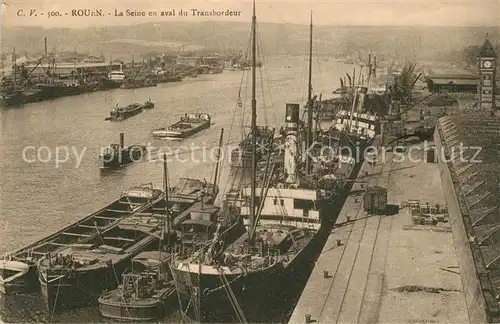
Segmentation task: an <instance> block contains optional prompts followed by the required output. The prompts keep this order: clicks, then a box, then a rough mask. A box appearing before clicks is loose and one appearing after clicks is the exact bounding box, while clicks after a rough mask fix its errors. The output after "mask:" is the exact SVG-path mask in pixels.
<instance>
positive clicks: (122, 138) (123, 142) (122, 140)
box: [120, 133, 125, 148]
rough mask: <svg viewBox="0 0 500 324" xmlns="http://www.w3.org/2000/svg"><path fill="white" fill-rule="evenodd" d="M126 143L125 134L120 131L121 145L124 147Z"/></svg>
mask: <svg viewBox="0 0 500 324" xmlns="http://www.w3.org/2000/svg"><path fill="white" fill-rule="evenodd" d="M124 145H125V134H123V133H120V147H121V148H123V147H124Z"/></svg>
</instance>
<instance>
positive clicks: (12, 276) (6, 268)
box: [0, 260, 40, 295]
mask: <svg viewBox="0 0 500 324" xmlns="http://www.w3.org/2000/svg"><path fill="white" fill-rule="evenodd" d="M36 269H37V267H36V265H35V264H30V263H27V262H26V263H25V262H20V261H8V260H5V261H0V275H1V277H2V278H3V279H1V280H0V292H1V293H2V294H4V295H13V294H18V293H21V294H23V293H34V292H38V291H39V290H40V285H39V284H38V278H37V274H36Z"/></svg>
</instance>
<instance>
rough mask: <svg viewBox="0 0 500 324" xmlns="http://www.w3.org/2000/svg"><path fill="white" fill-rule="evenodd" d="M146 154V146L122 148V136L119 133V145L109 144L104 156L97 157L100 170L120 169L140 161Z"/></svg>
mask: <svg viewBox="0 0 500 324" xmlns="http://www.w3.org/2000/svg"><path fill="white" fill-rule="evenodd" d="M145 153H146V146H144V145H131V146H129V147H124V134H123V133H120V144H111V146H110V147H108V148H107V149H106V151H105V152H104V154H102V155H101V156H99V159H100V160H101V161H102V168H120V167H122V166H124V165H126V164H129V163H132V162H138V161H140V160H141V159H142V158H143V156H144V154H145Z"/></svg>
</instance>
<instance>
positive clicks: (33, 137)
mask: <svg viewBox="0 0 500 324" xmlns="http://www.w3.org/2000/svg"><path fill="white" fill-rule="evenodd" d="M313 71H314V72H313V87H314V93H320V92H321V93H323V94H327V93H331V91H333V90H334V89H335V88H337V87H338V86H339V77H340V76H344V75H345V73H346V72H349V73H352V66H348V65H344V64H342V63H337V62H335V60H334V59H333V58H330V59H327V58H321V59H316V60H315V61H314V63H313ZM250 78H251V76H250V71H248V72H245V73H243V72H240V71H239V72H237V71H224V73H222V74H218V75H200V76H199V77H198V78H187V79H185V80H184V81H182V82H178V83H166V84H159V85H158V86H157V87H152V88H143V89H135V90H122V89H116V90H112V91H107V92H94V93H89V94H84V95H79V96H74V97H66V98H60V99H56V100H52V101H45V102H40V103H33V104H28V105H26V106H24V107H20V108H11V109H7V110H4V111H1V113H0V125H1V138H0V175H1V177H2V182H1V186H0V192H1V193H0V205H1V206H0V210H1V215H0V253H1V254H3V253H6V252H8V251H12V250H15V249H18V248H20V247H22V246H24V245H26V244H29V243H31V242H33V241H35V240H38V239H40V238H43V237H45V236H47V235H49V234H51V233H53V232H54V231H57V230H58V229H60V228H63V227H64V226H66V225H68V224H70V223H72V222H75V221H76V220H77V219H79V218H81V217H83V216H85V215H87V214H90V213H92V212H94V211H96V210H98V209H100V208H101V207H103V206H105V205H106V204H107V203H109V202H110V201H112V200H114V199H116V198H117V197H118V196H119V195H120V193H121V192H122V191H123V190H124V189H126V188H128V187H131V186H133V185H137V184H144V183H150V182H152V183H153V184H154V185H155V186H156V187H159V188H161V187H162V181H163V175H162V174H163V165H162V163H161V162H160V161H158V159H157V157H158V155H160V154H161V152H167V153H168V152H170V154H172V152H175V150H176V149H177V150H178V151H177V152H187V153H178V154H175V153H174V154H173V155H171V157H170V158H169V162H168V170H169V177H170V183H171V185H174V184H175V183H177V181H178V179H179V178H180V177H195V178H200V179H203V178H206V179H207V180H210V179H211V178H213V171H214V163H213V162H212V159H210V156H211V152H212V151H213V148H214V147H216V146H217V143H218V140H219V136H220V131H221V129H222V128H224V129H225V135H224V142H227V143H228V145H229V146H231V145H234V144H236V143H237V142H238V140H239V139H240V137H241V132H242V129H241V124H242V118H243V117H244V118H245V119H247V120H248V122H247V123H246V124H249V111H250V86H251V82H250ZM241 84H243V86H242V88H241V91H239V89H240V85H241ZM238 93H240V98H241V102H242V105H241V106H242V107H238ZM327 96H328V95H324V97H327ZM306 97H307V62H306V59H305V58H303V57H271V58H269V59H268V60H267V61H266V62H265V65H264V66H263V67H262V68H261V69H259V70H257V104H258V108H257V109H258V113H257V114H258V123H259V124H264V123H265V124H267V125H270V126H271V127H277V128H278V129H279V127H280V126H281V125H283V122H282V120H283V118H284V113H285V103H301V105H302V104H303V103H304V102H305V98H306ZM149 98H151V100H152V101H154V102H155V108H154V109H151V110H145V111H144V112H143V113H141V114H139V115H137V116H134V117H132V118H130V119H128V120H125V121H122V122H116V123H113V122H109V121H105V120H104V118H105V117H107V116H108V115H109V110H110V109H111V108H112V106H114V105H116V104H120V105H126V104H129V103H132V102H144V101H146V100H148V99H149ZM186 112H208V113H210V115H211V116H212V122H213V125H212V127H211V128H210V129H208V130H204V131H202V132H200V133H198V134H197V135H195V136H193V137H191V138H189V139H186V140H183V141H165V140H153V139H152V137H151V135H150V134H151V130H152V129H154V128H158V127H165V126H167V125H169V124H170V123H172V122H174V121H176V120H178V119H179V118H180V117H181V116H183V115H184V113H186ZM120 132H124V133H125V145H131V144H136V143H142V144H146V145H149V146H150V147H151V152H152V154H151V155H150V157H149V158H148V160H149V161H144V162H138V163H135V164H132V165H129V166H127V167H125V168H123V169H122V170H118V171H107V172H103V171H101V170H100V164H99V159H98V156H99V154H100V152H101V150H102V148H103V147H106V146H107V145H109V144H110V143H118V142H119V133H120ZM42 147H43V148H42ZM202 148H205V150H204V149H202ZM23 151H24V152H25V155H24V157H23ZM37 151H38V152H39V154H38V157H37V153H36V152H37ZM66 151H67V152H68V155H67V157H66V154H65V152H66ZM57 152H58V155H59V160H60V162H58V163H56V153H57ZM190 152H191V153H190ZM203 152H206V153H205V154H204V153H203ZM82 153H83V154H82ZM78 156H82V158H81V161H80V160H79V158H78ZM204 157H205V158H204ZM64 160H67V161H66V162H64ZM227 160H228V158H224V160H223V161H227ZM44 161H45V162H44ZM223 166H225V167H224V168H223V170H222V175H221V182H220V183H221V184H220V187H221V189H222V190H224V189H225V184H226V183H227V182H228V181H226V179H227V174H228V172H227V169H228V168H227V166H228V163H226V162H223ZM50 317H51V316H50V314H47V313H46V311H45V310H44V307H43V302H42V300H41V298H40V297H39V296H37V295H32V296H9V297H8V298H7V297H4V296H1V294H0V319H1V320H2V321H4V322H47V321H50V320H52V321H54V322H105V321H106V320H104V319H103V318H102V317H100V316H99V314H98V310H97V308H95V307H91V308H86V309H80V310H74V311H69V312H66V313H64V314H61V315H56V316H55V317H54V318H52V319H51V318H50ZM178 320H179V318H178V317H175V316H174V317H172V318H171V321H173V322H175V321H178Z"/></svg>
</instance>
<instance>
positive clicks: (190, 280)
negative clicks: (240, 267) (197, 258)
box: [172, 263, 284, 323]
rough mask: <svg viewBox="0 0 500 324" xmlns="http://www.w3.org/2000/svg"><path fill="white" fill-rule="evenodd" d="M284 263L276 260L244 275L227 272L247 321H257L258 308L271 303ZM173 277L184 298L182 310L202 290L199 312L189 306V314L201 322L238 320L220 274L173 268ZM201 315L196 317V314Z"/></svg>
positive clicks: (232, 321)
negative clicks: (256, 312) (268, 265)
mask: <svg viewBox="0 0 500 324" xmlns="http://www.w3.org/2000/svg"><path fill="white" fill-rule="evenodd" d="M283 269H284V268H283V266H282V264H281V263H276V264H275V265H274V266H272V267H269V268H266V269H263V270H260V271H253V272H249V273H248V274H246V275H244V276H241V274H240V273H238V274H227V275H225V277H226V279H227V281H228V282H230V287H231V290H232V292H233V293H234V295H235V296H236V299H237V301H238V304H239V307H240V308H241V309H242V311H243V314H245V317H246V319H247V321H248V322H258V321H259V320H258V318H257V316H255V317H254V316H252V315H257V314H255V311H254V310H255V309H259V311H260V310H262V309H263V307H265V306H266V305H268V304H269V301H270V300H271V298H272V293H273V291H275V289H276V288H277V286H276V285H277V283H278V282H277V281H278V280H279V279H280V277H281V276H282V274H283ZM172 274H173V276H174V280H176V282H177V284H176V285H177V292H178V294H179V296H180V298H181V302H182V304H183V305H182V306H181V307H182V309H183V310H185V308H186V307H187V305H188V304H189V302H190V300H191V296H192V295H193V292H194V291H195V290H197V289H199V290H198V291H199V292H200V300H199V305H200V306H199V311H200V312H199V315H197V314H196V313H195V312H193V311H192V307H191V309H188V316H189V317H190V318H191V319H193V320H195V321H200V322H204V323H205V322H227V323H234V322H237V319H236V317H235V312H234V310H233V309H232V307H231V302H230V301H229V299H228V296H227V294H226V291H225V289H224V288H222V287H223V284H222V282H221V279H220V276H219V275H218V273H216V272H214V273H212V274H206V273H204V274H201V275H198V273H197V272H196V271H192V272H188V271H184V270H183V269H182V268H180V269H172ZM191 303H193V302H191ZM198 316H199V317H200V318H197V317H198Z"/></svg>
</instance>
